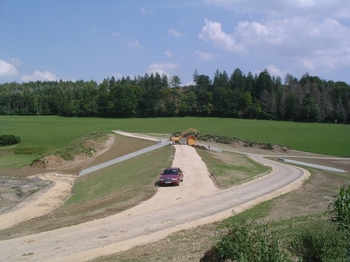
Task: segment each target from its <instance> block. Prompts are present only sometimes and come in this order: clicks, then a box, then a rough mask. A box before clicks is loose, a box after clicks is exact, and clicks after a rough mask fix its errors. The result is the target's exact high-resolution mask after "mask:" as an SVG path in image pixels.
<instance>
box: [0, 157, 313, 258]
mask: <svg viewBox="0 0 350 262" xmlns="http://www.w3.org/2000/svg"><path fill="white" fill-rule="evenodd" d="M194 152H195V151H194ZM250 157H251V158H253V159H254V160H256V161H259V162H261V163H263V164H265V165H269V166H271V167H272V168H273V171H272V172H271V173H270V174H268V175H265V176H262V177H260V178H258V179H255V180H252V181H250V182H248V183H245V184H242V185H240V186H236V187H233V188H229V189H226V190H223V191H215V190H213V191H212V192H211V193H210V194H208V195H206V196H202V197H198V198H196V199H193V200H190V201H187V202H182V203H181V204H176V201H175V199H174V201H173V202H169V206H168V207H163V208H157V207H155V208H154V209H153V210H152V211H147V212H142V211H141V212H133V211H132V209H131V210H127V211H125V212H122V213H120V214H116V215H114V216H111V217H107V218H104V219H100V220H95V221H92V222H87V223H84V224H80V225H77V226H72V227H68V228H62V229H58V230H54V231H49V232H43V233H40V234H36V235H29V236H25V237H20V238H16V239H11V240H6V241H0V257H2V260H3V261H86V260H89V259H92V258H95V257H99V256H102V255H108V254H112V253H116V252H120V251H123V250H126V249H128V248H130V247H132V246H136V245H142V244H146V243H148V242H150V241H156V240H158V239H161V238H164V237H165V236H167V235H168V234H170V233H172V232H175V231H178V230H181V229H186V228H190V227H192V226H196V225H200V224H204V223H209V222H213V221H218V220H221V219H223V218H225V217H229V216H230V215H231V214H232V211H235V212H240V211H241V210H243V209H246V208H248V207H250V206H252V205H255V204H257V203H259V202H263V201H265V200H267V199H270V198H272V197H275V196H277V195H279V194H282V193H285V192H288V191H290V190H292V189H294V188H296V187H299V186H300V185H301V183H302V181H303V180H304V179H306V178H307V177H308V176H309V174H308V172H307V171H305V170H303V169H301V168H296V167H293V166H289V165H285V164H283V163H279V162H275V161H270V160H268V159H264V158H263V157H262V156H261V155H255V154H254V155H250ZM187 158H189V159H190V158H191V156H187ZM184 183H186V180H185V181H184ZM178 188H180V189H181V185H180V187H178ZM146 202H147V201H146Z"/></svg>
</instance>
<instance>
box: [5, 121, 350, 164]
mask: <svg viewBox="0 0 350 262" xmlns="http://www.w3.org/2000/svg"><path fill="white" fill-rule="evenodd" d="M191 127H192V128H195V129H197V130H199V131H200V132H201V133H202V134H214V135H222V136H229V137H235V138H238V139H241V140H251V141H256V142H266V143H269V142H270V143H273V144H278V145H283V146H289V147H290V148H292V149H297V150H302V151H307V152H314V153H321V154H326V155H334V156H347V157H349V156H350V139H349V137H350V126H349V125H336V124H317V123H294V122H277V121H262V120H244V119H232V118H200V117H184V118H142V119H139V118H129V119H102V118H63V117H58V116H0V134H13V135H16V136H19V137H21V139H22V143H21V144H19V145H17V146H16V148H18V149H20V148H32V149H33V150H37V151H40V152H44V153H47V152H50V151H51V150H54V149H57V148H61V147H63V146H65V145H67V144H68V143H69V142H71V141H73V140H75V139H77V138H79V137H81V136H83V135H86V134H88V133H90V132H94V131H104V132H107V133H110V132H111V131H112V130H117V129H120V130H123V131H130V132H139V133H169V134H170V133H173V132H175V131H184V130H186V129H188V128H191ZM0 150H2V149H1V148H0ZM0 155H1V153H0Z"/></svg>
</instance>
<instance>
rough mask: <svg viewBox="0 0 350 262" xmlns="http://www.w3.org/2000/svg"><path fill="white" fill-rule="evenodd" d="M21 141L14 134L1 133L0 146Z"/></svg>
mask: <svg viewBox="0 0 350 262" xmlns="http://www.w3.org/2000/svg"><path fill="white" fill-rule="evenodd" d="M19 143H21V138H20V137H18V136H14V135H1V136H0V146H10V145H15V144H19Z"/></svg>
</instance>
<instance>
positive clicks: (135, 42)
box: [126, 39, 143, 50]
mask: <svg viewBox="0 0 350 262" xmlns="http://www.w3.org/2000/svg"><path fill="white" fill-rule="evenodd" d="M126 42H127V43H128V46H129V47H130V48H131V49H134V50H138V49H142V48H143V46H142V45H141V44H140V43H139V41H138V40H130V39H126Z"/></svg>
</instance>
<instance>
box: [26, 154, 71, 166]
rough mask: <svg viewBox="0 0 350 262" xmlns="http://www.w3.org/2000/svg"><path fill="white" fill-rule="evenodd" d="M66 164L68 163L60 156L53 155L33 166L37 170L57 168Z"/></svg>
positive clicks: (36, 162)
mask: <svg viewBox="0 0 350 262" xmlns="http://www.w3.org/2000/svg"><path fill="white" fill-rule="evenodd" d="M66 164H67V161H65V160H63V159H62V158H60V157H59V156H55V155H51V156H47V157H43V158H41V159H39V160H37V161H35V162H34V163H33V165H32V166H33V167H37V168H56V167H60V166H64V165H66Z"/></svg>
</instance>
